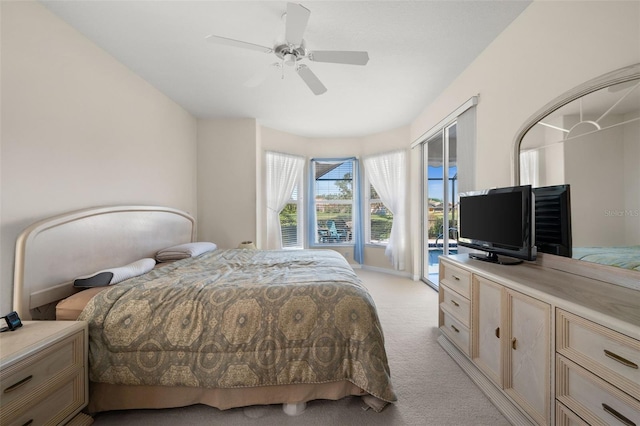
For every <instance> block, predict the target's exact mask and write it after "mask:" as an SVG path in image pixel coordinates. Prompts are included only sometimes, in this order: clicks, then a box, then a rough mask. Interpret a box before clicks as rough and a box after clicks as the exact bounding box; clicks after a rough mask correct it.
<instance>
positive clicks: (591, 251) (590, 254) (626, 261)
mask: <svg viewBox="0 0 640 426" xmlns="http://www.w3.org/2000/svg"><path fill="white" fill-rule="evenodd" d="M573 258H574V259H580V260H586V261H588V262H594V263H599V264H601V265H609V266H617V267H618V268H624V269H631V270H636V271H640V246H625V247H574V248H573Z"/></svg>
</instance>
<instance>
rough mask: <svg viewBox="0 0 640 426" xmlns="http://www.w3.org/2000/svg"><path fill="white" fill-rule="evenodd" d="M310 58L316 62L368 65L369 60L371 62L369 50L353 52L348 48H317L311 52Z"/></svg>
mask: <svg viewBox="0 0 640 426" xmlns="http://www.w3.org/2000/svg"><path fill="white" fill-rule="evenodd" d="M309 59H310V60H312V61H315V62H332V63H334V64H348V65H366V64H367V62H369V54H368V53H367V52H353V51H347V50H315V51H313V52H311V53H310V54H309Z"/></svg>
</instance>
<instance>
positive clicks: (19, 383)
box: [4, 376, 33, 393]
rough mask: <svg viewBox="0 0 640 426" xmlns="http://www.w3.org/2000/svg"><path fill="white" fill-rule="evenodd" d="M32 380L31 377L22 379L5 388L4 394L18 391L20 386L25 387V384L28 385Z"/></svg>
mask: <svg viewBox="0 0 640 426" xmlns="http://www.w3.org/2000/svg"><path fill="white" fill-rule="evenodd" d="M31 379H33V376H27V377H25V378H24V379H22V380H20V381H19V382H18V383H14V384H12V385H11V386H9V387H8V388H6V389H5V390H4V393H9V392H13V391H14V390H16V389H18V388H19V387H20V386H22V385H26V384H27V383H29V381H30V380H31Z"/></svg>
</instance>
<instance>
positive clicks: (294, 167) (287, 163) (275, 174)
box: [266, 152, 304, 249]
mask: <svg viewBox="0 0 640 426" xmlns="http://www.w3.org/2000/svg"><path fill="white" fill-rule="evenodd" d="M303 168H304V158H302V157H298V156H295V155H288V154H281V153H278V152H267V188H266V195H267V249H281V248H282V231H281V229H280V212H281V211H282V209H283V208H284V206H285V205H286V204H287V201H289V199H290V198H291V194H292V192H293V189H294V187H295V185H296V183H297V182H298V181H299V180H300V177H301V176H302V169H303Z"/></svg>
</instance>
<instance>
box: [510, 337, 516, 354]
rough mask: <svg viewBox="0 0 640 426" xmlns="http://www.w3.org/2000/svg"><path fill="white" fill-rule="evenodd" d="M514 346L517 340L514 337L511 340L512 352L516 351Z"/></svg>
mask: <svg viewBox="0 0 640 426" xmlns="http://www.w3.org/2000/svg"><path fill="white" fill-rule="evenodd" d="M516 344H517V340H516V338H515V337H514V338H513V339H512V340H511V348H513V350H514V351H515V350H516Z"/></svg>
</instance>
